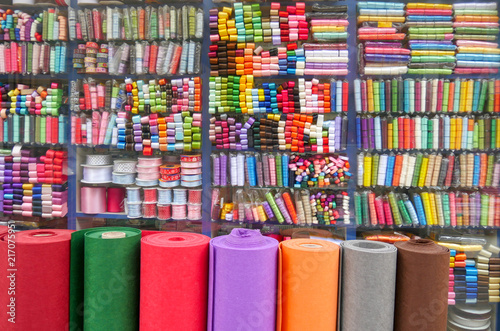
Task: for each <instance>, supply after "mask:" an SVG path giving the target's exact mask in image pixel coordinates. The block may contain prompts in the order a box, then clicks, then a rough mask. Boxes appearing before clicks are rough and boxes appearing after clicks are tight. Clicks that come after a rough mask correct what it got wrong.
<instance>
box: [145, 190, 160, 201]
mask: <svg viewBox="0 0 500 331" xmlns="http://www.w3.org/2000/svg"><path fill="white" fill-rule="evenodd" d="M142 191H143V192H144V202H146V203H150V202H157V201H158V192H157V191H156V187H153V188H144V189H142Z"/></svg>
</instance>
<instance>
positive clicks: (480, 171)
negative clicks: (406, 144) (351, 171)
mask: <svg viewBox="0 0 500 331" xmlns="http://www.w3.org/2000/svg"><path fill="white" fill-rule="evenodd" d="M358 164H359V166H358V186H363V187H371V186H387V187H398V186H399V187H435V188H449V187H459V188H486V187H494V188H496V187H499V186H500V159H499V158H498V156H496V155H488V154H487V153H462V154H459V155H454V154H420V153H419V154H410V153H404V154H396V155H393V154H363V153H360V154H358Z"/></svg>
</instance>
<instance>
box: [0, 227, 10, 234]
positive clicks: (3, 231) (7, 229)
mask: <svg viewBox="0 0 500 331" xmlns="http://www.w3.org/2000/svg"><path fill="white" fill-rule="evenodd" d="M7 232H9V227H8V226H5V225H0V236H1V235H2V234H4V233H7Z"/></svg>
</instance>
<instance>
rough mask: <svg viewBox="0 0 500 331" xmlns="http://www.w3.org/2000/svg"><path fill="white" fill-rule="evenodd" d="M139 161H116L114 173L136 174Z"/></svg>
mask: <svg viewBox="0 0 500 331" xmlns="http://www.w3.org/2000/svg"><path fill="white" fill-rule="evenodd" d="M136 166H137V161H136V160H115V161H114V166H113V171H114V172H120V173H127V174H130V173H135V172H136Z"/></svg>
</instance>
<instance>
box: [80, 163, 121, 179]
mask: <svg viewBox="0 0 500 331" xmlns="http://www.w3.org/2000/svg"><path fill="white" fill-rule="evenodd" d="M82 167H83V179H82V180H81V182H82V183H86V184H105V183H111V182H112V181H113V174H112V173H113V166H112V165H101V166H97V165H87V164H82Z"/></svg>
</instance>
